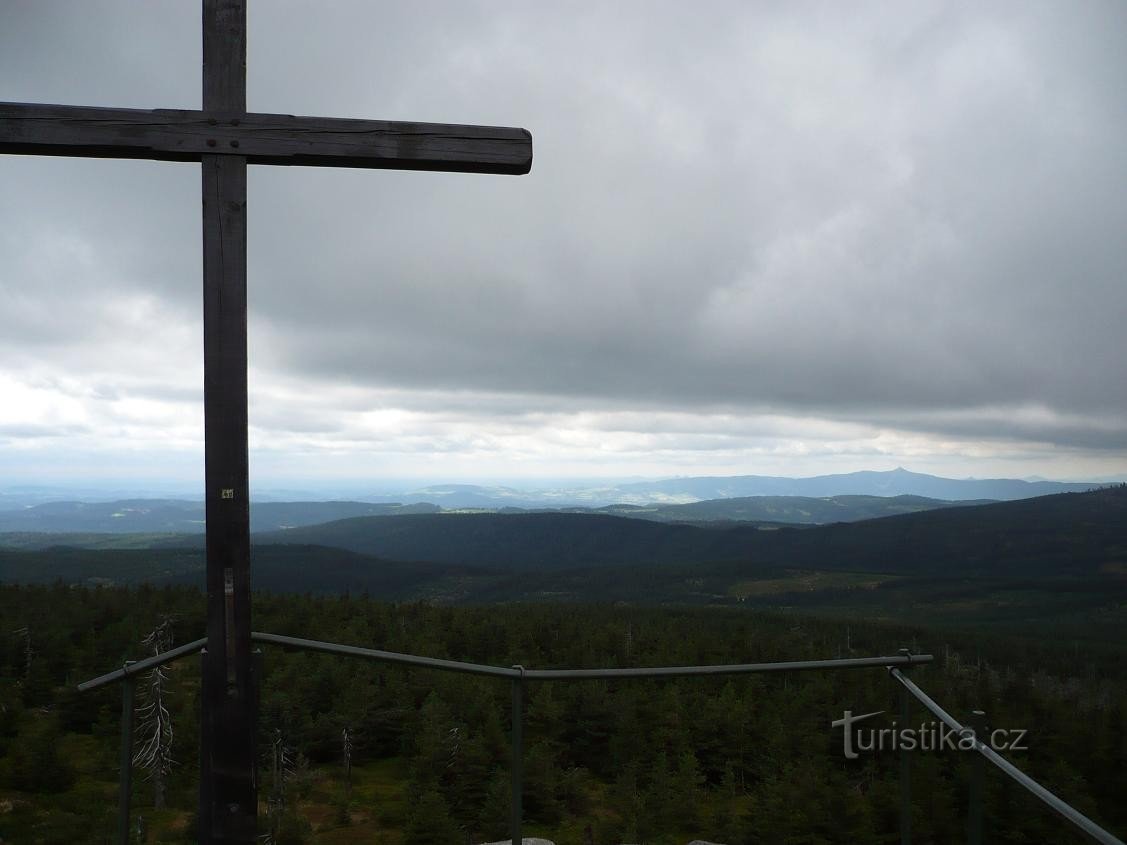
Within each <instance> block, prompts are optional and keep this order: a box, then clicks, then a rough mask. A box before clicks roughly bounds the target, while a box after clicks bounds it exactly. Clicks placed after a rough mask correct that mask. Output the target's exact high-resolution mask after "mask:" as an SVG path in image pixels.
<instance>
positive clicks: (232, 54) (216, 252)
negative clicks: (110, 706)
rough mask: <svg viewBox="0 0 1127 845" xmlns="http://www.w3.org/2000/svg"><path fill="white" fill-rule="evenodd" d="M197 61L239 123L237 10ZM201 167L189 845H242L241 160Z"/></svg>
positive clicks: (242, 94) (210, 96) (208, 15)
mask: <svg viewBox="0 0 1127 845" xmlns="http://www.w3.org/2000/svg"><path fill="white" fill-rule="evenodd" d="M203 61H204V66H203V103H204V108H206V109H217V110H224V111H226V112H228V113H230V114H232V115H241V114H242V113H243V112H244V111H245V110H246V5H245V0H204V3H203ZM232 120H238V118H233V119H232ZM239 122H240V123H241V121H239ZM213 140H214V139H213ZM205 143H206V142H205ZM216 146H218V145H217V144H216ZM207 147H208V149H212V146H211V145H207ZM232 149H234V148H232ZM200 161H201V165H202V167H201V170H202V176H203V182H202V190H203V323H204V326H203V328H204V483H205V485H206V496H205V502H206V523H205V525H206V546H207V575H206V580H207V650H208V656H207V661H206V663H205V664H204V684H203V690H204V692H203V697H202V703H203V707H202V710H201V725H200V840H201V841H202V842H205V843H208V845H228V844H230V845H234V843H239V845H251V843H253V842H254V841H255V837H256V836H257V834H258V830H257V820H256V816H257V812H258V783H257V777H256V765H255V764H256V759H255V756H256V755H255V741H254V740H255V735H256V724H257V718H258V716H257V712H256V711H257V707H256V698H255V691H254V685H253V679H252V677H251V640H250V632H251V607H250V601H251V599H250V484H249V469H248V460H247V160H246V158H245V157H243V156H242V155H232V154H225V155H219V154H204V155H202V156H201V157H200Z"/></svg>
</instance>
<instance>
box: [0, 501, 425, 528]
mask: <svg viewBox="0 0 1127 845" xmlns="http://www.w3.org/2000/svg"><path fill="white" fill-rule="evenodd" d="M438 510H439V508H438V507H436V506H435V505H426V504H411V505H401V504H376V503H371V502H252V503H251V506H250V525H251V530H252V531H271V530H276V529H281V528H291V527H295V526H301V525H315V524H317V523H320V522H330V521H332V520H335V519H345V518H347V517H352V516H376V515H381V514H400V513H434V512H436V511H438ZM203 530H204V503H203V502H197V501H190V500H184V499H123V500H120V501H114V502H46V503H43V504H37V505H31V506H29V507H24V508H19V509H16V510H0V532H21V533H27V532H44V533H59V532H79V533H115V534H116V533H177V534H193V533H202V532H203Z"/></svg>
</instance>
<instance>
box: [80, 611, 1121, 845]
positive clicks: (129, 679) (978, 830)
mask: <svg viewBox="0 0 1127 845" xmlns="http://www.w3.org/2000/svg"><path fill="white" fill-rule="evenodd" d="M251 640H252V641H253V642H257V643H264V644H268V645H275V646H282V647H284V648H288V649H301V650H303V651H317V652H322V653H325V654H335V655H339V656H342V657H357V658H360V659H362V660H372V661H376V662H381V663H395V664H400V665H405V666H416V667H419V668H424V669H437V670H440V671H446V672H462V673H466V674H471V675H484V676H487V677H493V678H508V679H509V681H510V683H511V684H512V734H511V742H512V760H511V779H512V804H511V818H510V828H511V834H512V842H513V845H517V843H520V842H521V841H522V838H523V837H522V832H521V828H522V825H523V808H522V803H523V801H522V792H523V783H522V781H523V772H522V768H523V767H522V757H523V752H524V736H523V728H522V722H523V716H524V685H525V684H526V683H528V682H530V681H567V680H595V679H600V680H610V679H628V678H674V677H688V676H700V675H744V674H755V673H765V672H802V671H815V670H838V669H872V668H878V667H879V668H884V669H887V671H888V672H889V674H890V675H891V676H892V677H893V678H894V679H895V680H896V681H897V682H898V683H899V684H900V687H901V718H902V719H903V722H902V723H903V724H908V713H909V705H910V703H911V699H912V697H914V698H915V699H916V700H918V701H919V702H920V703H921V704H923V705H924V707H926V708H927V709H928V710H930V711H931V712H932V713H933V714H934V715H935V716H936V717H937V718H938V719H940V721H942V722H943V723H944V724H946V725H947V726H948V727H950V728H951V729H952V730H954V731H956V732H957V733H959V734H960V735H964V736H965V735H966V733H967V732H968V731H971V732H972V735H973V732H974V730H975V729H972V728H969V727H966V726H964V725H961V724H959V722H958V721H956V720H955V719H954V717H952V716H951V715H950V714H948V713H947V712H946V711H945V710H943V709H942V708H941V707H940V706H939V705H938V704H936V703H935V701H933V700H932V699H931V698H930V697H929V696H928V695H927V694H926V693H925V692H924V691H923V690H921V689H920V688H919V687H918V686H916V684H915V683H913V682H912V681H910V680H909V679H908V677H907V676H906V675H905V674H904V671H906V670H907V669H909V668H910V667H911V666H914V665H919V664H926V663H931V662H932V661H933V660H934V658H933V657H932V655H930V654H911V653H910V652H909V651H908V650H907V649H900V653H899V654H897V655H895V656H889V657H855V658H844V659H836V660H794V661H785V662H779V663H737V664H721V665H711V666H656V667H638V668H623V669H526V668H525V667H523V666H520V665H516V666H512V667H508V668H506V667H503V666H487V665H483V664H478V663H467V662H463V661H459V660H443V659H440V658H435V657H422V656H419V655H415V654H400V653H398V652H393V651H380V650H378V649H372V648H362V647H360V646H350V645H341V644H339V643H327V642H322V641H320V640H306V639H301V638H299V637H287V636H282V635H280V634H266V633H260V632H257V631H255V632H252V633H251ZM206 646H207V639H206V638H203V639H199V640H194V641H192V642H190V643H186V644H184V645H182V646H179V647H177V648H174V649H172V650H170V651H166V652H164V653H162V654H158V655H154V656H153V657H149V658H146V659H145V660H139V661H136V662H133V661H130V662H127V663H126V664H125V665H124V666H123V667H122V668H121V669H116V670H114V671H113V672H107V673H106V674H104V675H100V676H98V677H97V678H93V679H91V680H89V681H85V682H84V683H81V684H79V685H78V690H79V691H80V692H85V691H87V690H92V689H97V688H99V687H103V686H106V685H107V684H112V683H118V682H120V683H121V684H122V704H121V717H122V726H121V774H120V780H119V790H120V794H119V799H118V828H117V842H118V843H121V845H127V843H128V841H129V803H130V792H131V785H132V747H133V688H134V685H135V683H136V680H135V678H136V676H137V675H138V674H140V673H142V672H145V671H147V670H149V669H152V668H154V667H156V666H161V665H163V664H166V663H170V662H172V661H174V660H177V659H178V658H181V657H184V656H186V655H189V654H194V653H198V652H205V653H206ZM975 714H976V718H977V720H978V721H977V722H976V728H977V730H978V731H979V732H981V731H982V730H983V721H982V718H983V717H982V714H981V711H975ZM974 747H975V750H976V751H978V752H979V754H980V757H979V758H978V759H979V765H978V766H976V767H975V768H974V769H972V772H971V778H970V796H969V802H968V815H967V839H968V842H969V843H970V844H971V845H979V843H981V842H982V767H981V761H982V760H988V761H990V762H991V763H993V764H994V765H995V766H996V767H997V768H998V769H999V770H1000V771H1001V772H1002V773H1003V774H1005V775H1006V776H1007V777H1009V778H1011V779H1013V780H1014V781H1016V782H1017V783H1018V784H1020V785H1021V786H1023V787H1024V788H1025V789H1027V790H1029V791H1030V792H1031V793H1032V794H1033V795H1035V796H1036V797H1037V798H1039V799H1040V800H1041V801H1043V802H1044V803H1045V804H1047V805H1048V806H1049V807H1050V808H1052V809H1053V810H1054V811H1056V812H1057V813H1059V814H1060V815H1061V816H1063V817H1064V818H1065V819H1066V820H1068V821H1069V822H1070V823H1071V824H1073V825H1074V826H1076V827H1077V828H1078V829H1079V830H1081V831H1083V832H1084V833H1086V834H1088V835H1089V836H1090V837H1092V838H1093V839H1094V840H1095V841H1097V842H1100V843H1103V845H1125V843H1124V842H1123V841H1122V840H1120V839H1117V838H1116V837H1115V836H1113V835H1112V834H1110V833H1108V832H1107V831H1106V830H1104V829H1103V828H1102V827H1100V826H1099V825H1098V824H1096V823H1095V822H1094V821H1092V820H1091V819H1089V818H1088V817H1087V816H1085V815H1084V814H1083V813H1081V812H1080V811H1079V810H1077V809H1076V808H1074V807H1072V806H1071V805H1070V804H1068V803H1066V802H1065V801H1062V800H1061V799H1060V798H1058V797H1057V796H1056V795H1054V794H1053V793H1052V792H1050V791H1049V790H1047V789H1045V787H1043V786H1041V785H1040V784H1039V783H1037V782H1036V781H1035V780H1033V779H1032V778H1030V777H1029V776H1028V775H1026V774H1025V773H1024V772H1022V771H1021V770H1020V769H1018V768H1017V767H1016V766H1014V765H1013V764H1012V763H1010V762H1009V761H1008V760H1006V759H1005V758H1004V757H1002V756H1001V755H999V754H997V753H996V752H995V751H994V750H993V749H991V748H989V747H988V746H987V745H986V744H985V743H983V742H982V741H981V740H978V739H977V738H976V739H975V746H974ZM911 796H912V793H911V760H910V755H909V754H908V752H907V750H906V749H904V748H901V752H900V801H901V806H900V841H901V843H902V845H911V841H912V813H911Z"/></svg>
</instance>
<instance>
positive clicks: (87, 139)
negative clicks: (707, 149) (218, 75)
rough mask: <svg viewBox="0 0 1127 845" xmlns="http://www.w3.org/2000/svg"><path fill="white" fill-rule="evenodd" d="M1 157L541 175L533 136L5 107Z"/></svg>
mask: <svg viewBox="0 0 1127 845" xmlns="http://www.w3.org/2000/svg"><path fill="white" fill-rule="evenodd" d="M0 153H16V154H23V155H54V156H59V155H62V156H78V157H86V158H141V159H156V160H158V161H200V157H201V156H203V155H213V154H219V155H224V154H226V155H238V156H245V157H246V159H247V163H248V164H277V165H306V166H318V167H363V168H377V169H390V170H442V171H454V172H462V173H500V174H509V175H513V176H519V175H521V174H524V173H528V172H529V171H530V170H531V169H532V135H531V134H530V133H529V132H528V131H527V130H525V129H514V128H509V127H498V126H464V125H460V124H448V123H405V122H400V121H389V120H349V119H340V118H327V117H295V116H293V115H289V114H256V113H250V114H227V115H224V114H219V113H205V112H202V111H186V110H179V109H156V110H154V111H146V110H144V109H113V108H93V107H87V106H57V105H38V104H28V103H0Z"/></svg>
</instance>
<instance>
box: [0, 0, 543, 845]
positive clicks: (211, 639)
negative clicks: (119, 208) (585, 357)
mask: <svg viewBox="0 0 1127 845" xmlns="http://www.w3.org/2000/svg"><path fill="white" fill-rule="evenodd" d="M0 153H16V154H25V155H62V156H84V157H96V158H144V159H159V160H162V161H198V162H200V163H201V164H202V170H203V251H204V260H203V292H204V296H203V305H204V455H205V457H204V464H205V473H204V474H205V479H206V481H205V483H206V488H207V489H206V499H207V535H206V536H207V641H208V645H207V657H206V659H205V662H204V670H203V682H204V687H203V695H202V712H201V720H202V723H201V729H200V735H201V746H200V749H201V753H200V841H201V842H206V843H236V842H237V843H251V842H254V840H255V836H256V834H257V831H256V829H255V827H256V813H257V805H258V796H257V783H256V777H255V748H254V735H255V728H256V725H255V720H256V712H255V709H256V707H255V704H256V702H255V700H254V699H255V695H254V683H253V679H252V677H251V674H252V667H251V641H250V631H251V625H250V511H249V501H248V483H247V344H246V326H247V298H246V276H247V270H246V231H247V230H246V200H247V188H246V174H247V164H248V163H249V164H285V165H311V166H321V167H367V168H393V169H399V170H442V171H458V172H468V173H506V174H512V175H520V174H523V173H528V171H529V170H530V169H531V167H532V136H531V135H530V134H529V133H528V132H527V131H525V130H524V129H509V128H499V127H486V126H458V125H445V124H433V123H396V122H388V121H370V120H337V119H330V118H317V117H293V116H291V115H279V114H248V113H247V110H246V0H203V109H202V110H201V111H174V110H157V111H142V110H137V109H106V108H85V107H81V106H54V105H29V104H22V103H0Z"/></svg>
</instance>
